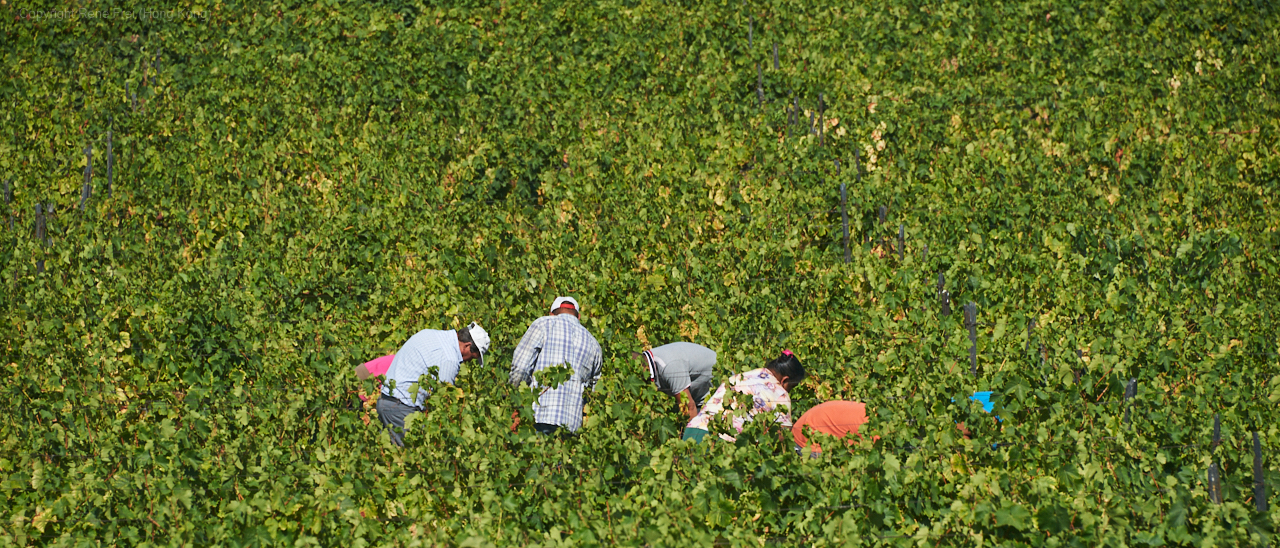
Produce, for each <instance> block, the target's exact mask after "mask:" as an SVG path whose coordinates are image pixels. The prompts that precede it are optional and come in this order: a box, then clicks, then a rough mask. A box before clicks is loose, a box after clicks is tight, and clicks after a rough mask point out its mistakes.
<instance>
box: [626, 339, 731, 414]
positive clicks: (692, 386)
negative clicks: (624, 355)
mask: <svg viewBox="0 0 1280 548" xmlns="http://www.w3.org/2000/svg"><path fill="white" fill-rule="evenodd" d="M634 355H635V356H638V357H639V358H640V360H641V361H642V362H644V365H645V366H646V367H645V371H646V372H647V373H648V374H649V382H651V383H653V385H654V386H655V387H657V388H658V390H659V391H661V392H662V393H663V394H666V395H668V396H675V398H676V402H677V403H678V404H679V406H680V410H681V411H683V412H684V414H685V415H686V416H687V417H689V418H690V419H692V418H694V417H696V416H698V410H699V409H701V408H702V406H703V405H705V404H706V399H707V394H709V393H710V392H711V370H712V369H713V368H714V367H715V365H716V351H715V350H712V349H710V348H707V347H705V346H702V345H700V344H693V343H691V342H673V343H671V344H664V345H662V346H659V347H657V348H654V349H653V350H646V351H644V352H642V353H640V354H634Z"/></svg>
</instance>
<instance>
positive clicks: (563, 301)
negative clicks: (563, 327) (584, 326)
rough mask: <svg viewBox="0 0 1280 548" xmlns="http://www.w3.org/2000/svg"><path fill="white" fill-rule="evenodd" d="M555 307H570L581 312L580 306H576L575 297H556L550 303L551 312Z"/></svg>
mask: <svg viewBox="0 0 1280 548" xmlns="http://www.w3.org/2000/svg"><path fill="white" fill-rule="evenodd" d="M557 308H572V309H574V310H576V311H578V313H579V314H581V313H582V307H580V306H578V301H577V299H574V298H573V297H556V300H555V301H553V302H552V303H551V312H555V311H556V309H557Z"/></svg>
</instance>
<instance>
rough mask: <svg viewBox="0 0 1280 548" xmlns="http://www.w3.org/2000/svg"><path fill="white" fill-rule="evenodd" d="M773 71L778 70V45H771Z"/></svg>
mask: <svg viewBox="0 0 1280 548" xmlns="http://www.w3.org/2000/svg"><path fill="white" fill-rule="evenodd" d="M773 70H778V43H777V42H774V43H773Z"/></svg>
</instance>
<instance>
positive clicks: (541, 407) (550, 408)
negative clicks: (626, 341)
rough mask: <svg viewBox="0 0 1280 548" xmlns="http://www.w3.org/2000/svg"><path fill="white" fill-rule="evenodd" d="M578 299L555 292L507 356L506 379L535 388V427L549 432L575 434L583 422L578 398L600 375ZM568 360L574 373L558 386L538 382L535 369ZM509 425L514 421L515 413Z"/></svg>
mask: <svg viewBox="0 0 1280 548" xmlns="http://www.w3.org/2000/svg"><path fill="white" fill-rule="evenodd" d="M580 310H581V309H580V307H579V306H578V301H577V300H575V299H574V298H573V297H556V300H555V301H554V302H552V303H551V315H550V316H543V317H541V318H538V319H536V320H534V321H533V323H531V324H529V329H528V330H527V331H525V333H524V337H521V338H520V344H519V345H516V350H515V353H514V354H513V355H512V357H511V375H510V377H509V379H508V380H509V381H510V382H511V384H515V385H519V384H521V383H526V382H527V383H529V384H530V386H532V387H534V388H535V389H537V390H539V395H538V401H537V402H536V403H534V404H533V420H534V425H533V427H534V429H535V430H537V431H538V432H539V433H541V434H552V433H554V432H556V431H557V430H559V429H561V428H563V429H565V430H567V431H569V432H573V433H576V432H577V431H578V429H579V428H581V427H582V398H583V396H584V393H585V391H586V389H587V388H591V387H594V386H595V383H596V381H597V380H599V379H600V372H601V369H602V365H603V358H602V352H601V351H600V343H597V342H596V338H595V337H593V336H591V333H590V332H588V331H587V328H585V327H583V326H582V324H581V323H579V321H578V320H579V316H578V314H579V311H580ZM558 365H567V366H569V368H570V369H572V371H573V374H572V376H571V377H569V380H567V381H565V382H564V383H563V384H561V385H560V386H551V387H544V386H538V381H537V380H535V379H534V374H535V373H536V372H538V371H542V370H543V369H547V368H549V367H555V366H558ZM516 415H517V416H515V417H513V418H514V419H515V421H514V424H512V426H511V428H512V429H513V430H514V429H515V427H516V426H517V425H518V424H519V417H518V413H517V414H516Z"/></svg>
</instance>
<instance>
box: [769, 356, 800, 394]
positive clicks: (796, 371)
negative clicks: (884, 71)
mask: <svg viewBox="0 0 1280 548" xmlns="http://www.w3.org/2000/svg"><path fill="white" fill-rule="evenodd" d="M765 368H766V369H768V370H770V371H773V374H774V376H776V377H778V378H779V379H781V378H782V377H787V382H789V383H790V384H791V386H793V387H794V386H796V385H798V384H800V382H801V381H803V380H804V378H805V377H806V376H808V373H805V371H804V366H803V365H801V364H800V358H797V357H796V355H795V354H792V353H791V351H790V350H783V351H782V355H781V356H778V357H777V358H774V359H773V361H771V362H769V363H767V364H765ZM788 390H789V388H788Z"/></svg>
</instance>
